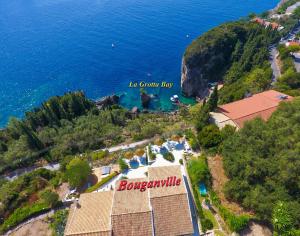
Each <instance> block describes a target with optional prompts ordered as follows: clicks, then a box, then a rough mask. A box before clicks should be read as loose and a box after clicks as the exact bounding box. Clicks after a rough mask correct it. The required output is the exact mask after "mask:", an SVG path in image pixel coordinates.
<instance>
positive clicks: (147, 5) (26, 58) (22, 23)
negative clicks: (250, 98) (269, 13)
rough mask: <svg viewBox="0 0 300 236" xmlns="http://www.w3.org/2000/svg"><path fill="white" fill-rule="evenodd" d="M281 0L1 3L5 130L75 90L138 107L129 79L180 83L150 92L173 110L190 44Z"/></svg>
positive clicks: (0, 119)
mask: <svg viewBox="0 0 300 236" xmlns="http://www.w3.org/2000/svg"><path fill="white" fill-rule="evenodd" d="M277 2H278V0H0V127H1V126H2V127H3V126H5V125H6V124H7V121H8V119H9V117H10V116H16V117H22V116H23V115H24V112H25V111H27V110H30V109H32V108H33V107H35V106H38V105H40V104H41V102H42V101H44V100H46V99H47V98H49V97H50V96H53V95H62V94H64V93H65V92H68V91H73V90H83V91H84V92H85V93H86V95H87V96H88V97H90V98H92V99H97V98H99V97H102V96H105V95H110V94H113V93H117V94H122V98H121V103H122V105H125V106H127V107H128V108H132V107H133V106H136V105H140V101H139V89H132V88H128V85H129V82H130V81H132V82H135V81H138V82H140V81H148V82H149V81H150V82H155V81H156V82H157V81H158V82H161V81H166V82H173V83H174V87H173V88H172V89H154V90H152V91H149V93H154V94H156V95H158V98H157V99H156V100H155V101H154V103H152V107H153V108H155V109H161V110H169V109H172V104H171V102H170V99H169V98H170V96H171V95H173V94H178V95H179V94H180V66H181V58H182V55H183V53H184V50H185V48H186V47H187V45H188V44H189V43H191V41H192V40H193V39H195V38H197V37H198V36H199V35H200V34H202V33H203V32H205V31H207V30H209V29H211V28H212V27H214V26H217V25H218V24H220V23H223V22H226V21H231V20H236V19H239V18H240V17H243V16H247V15H248V14H249V13H251V12H257V13H260V12H263V11H266V10H268V9H270V8H273V7H274V6H275V5H276V4H277ZM181 99H183V98H181ZM187 102H188V101H187Z"/></svg>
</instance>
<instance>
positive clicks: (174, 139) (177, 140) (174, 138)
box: [171, 134, 180, 142]
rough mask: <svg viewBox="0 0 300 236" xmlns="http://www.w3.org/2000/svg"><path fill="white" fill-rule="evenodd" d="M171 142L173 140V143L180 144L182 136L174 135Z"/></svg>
mask: <svg viewBox="0 0 300 236" xmlns="http://www.w3.org/2000/svg"><path fill="white" fill-rule="evenodd" d="M171 140H172V141H176V142H179V140H180V136H179V135H177V134H173V135H172V136H171Z"/></svg>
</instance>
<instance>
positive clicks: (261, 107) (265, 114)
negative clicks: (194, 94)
mask: <svg viewBox="0 0 300 236" xmlns="http://www.w3.org/2000/svg"><path fill="white" fill-rule="evenodd" d="M292 99H293V97H291V96H288V95H286V94H283V93H280V92H277V91H275V90H268V91H265V92H262V93H258V94H254V95H252V96H249V97H247V98H244V99H242V100H239V101H235V102H231V103H228V104H225V105H222V106H219V107H218V108H217V111H216V112H211V113H210V121H211V122H212V123H214V124H216V125H217V126H218V127H219V128H223V127H224V126H225V125H232V126H234V127H237V128H238V129H239V128H242V127H243V126H244V124H245V122H246V121H249V120H253V119H254V118H256V117H260V118H262V119H263V120H265V121H266V120H268V119H269V118H270V117H271V115H272V113H273V112H274V111H275V110H276V109H277V107H278V105H279V104H280V102H283V101H290V100H292Z"/></svg>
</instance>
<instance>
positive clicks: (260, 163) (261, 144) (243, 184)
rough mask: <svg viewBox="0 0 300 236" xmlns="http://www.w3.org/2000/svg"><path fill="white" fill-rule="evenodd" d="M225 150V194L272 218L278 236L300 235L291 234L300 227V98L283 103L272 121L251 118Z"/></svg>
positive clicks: (261, 214) (247, 207)
mask: <svg viewBox="0 0 300 236" xmlns="http://www.w3.org/2000/svg"><path fill="white" fill-rule="evenodd" d="M222 154H223V157H224V168H225V171H226V173H227V175H228V177H229V178H230V182H229V183H228V184H227V186H226V189H225V193H226V195H227V197H228V198H229V199H231V200H234V201H237V202H239V203H240V204H241V205H242V206H243V207H245V208H246V209H251V210H254V211H255V212H256V215H257V217H259V218H260V219H263V220H267V221H269V222H270V221H271V219H272V221H273V225H274V226H275V230H276V231H277V232H278V233H279V235H298V234H287V232H293V229H299V227H300V99H299V98H296V99H295V100H294V101H293V102H289V103H288V102H286V103H283V104H281V105H280V107H279V109H278V110H277V111H276V112H275V113H274V114H273V115H272V117H271V118H270V120H269V121H268V122H263V121H262V120H260V119H256V120H253V121H250V122H248V123H247V124H246V125H245V127H244V128H243V129H241V130H240V131H239V132H236V133H235V134H234V135H232V136H231V137H229V138H228V139H227V140H225V142H224V144H223V152H222ZM276 227H277V228H276ZM298 233H299V232H298Z"/></svg>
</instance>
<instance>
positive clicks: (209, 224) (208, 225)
mask: <svg viewBox="0 0 300 236" xmlns="http://www.w3.org/2000/svg"><path fill="white" fill-rule="evenodd" d="M201 226H202V228H204V229H206V230H209V229H213V228H214V224H213V222H212V221H211V220H210V219H208V218H204V219H203V220H202V221H201Z"/></svg>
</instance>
